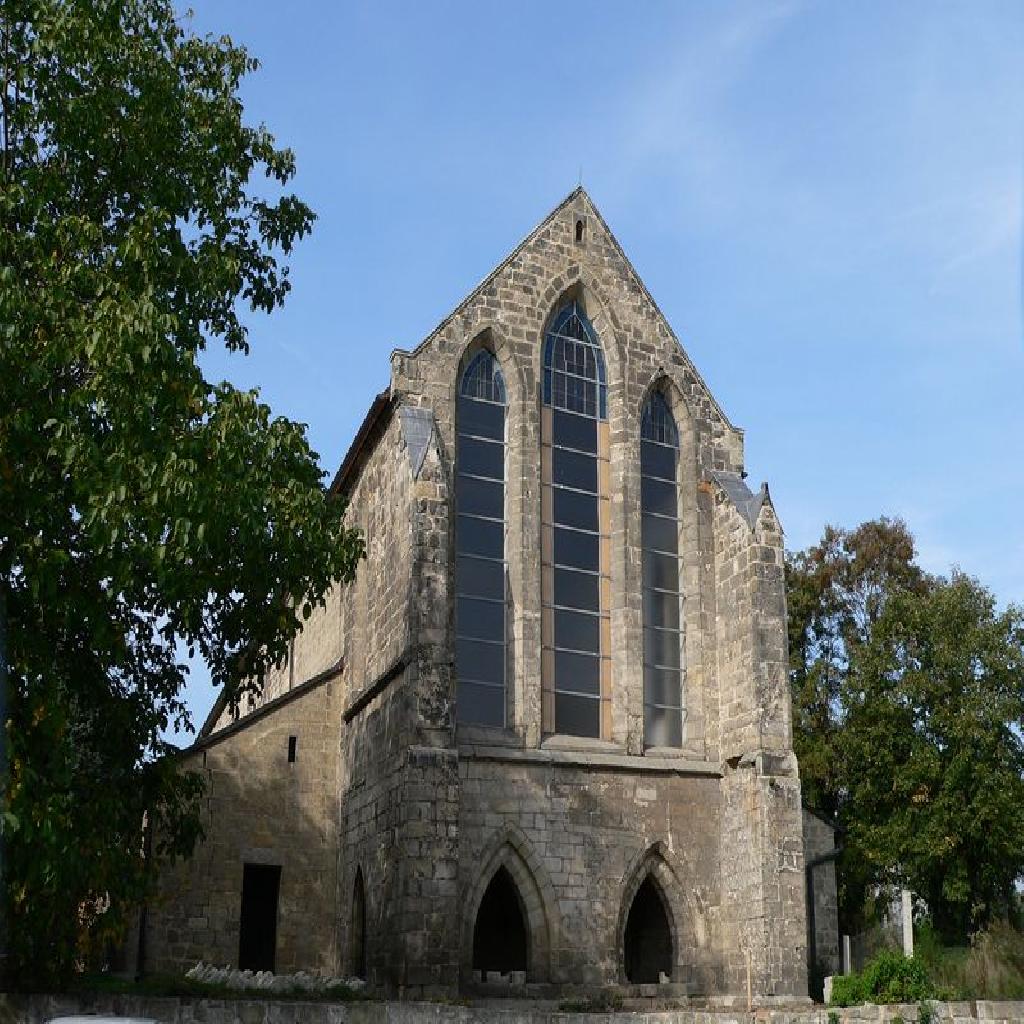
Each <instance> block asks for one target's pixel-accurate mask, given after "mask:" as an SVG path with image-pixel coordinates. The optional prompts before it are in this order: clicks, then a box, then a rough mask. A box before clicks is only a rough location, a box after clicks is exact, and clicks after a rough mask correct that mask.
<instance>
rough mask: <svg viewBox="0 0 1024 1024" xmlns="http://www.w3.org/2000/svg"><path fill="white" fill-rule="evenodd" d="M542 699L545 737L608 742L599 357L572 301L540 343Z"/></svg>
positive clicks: (605, 441) (606, 542)
mask: <svg viewBox="0 0 1024 1024" xmlns="http://www.w3.org/2000/svg"><path fill="white" fill-rule="evenodd" d="M543 398H544V403H543V409H542V413H541V485H542V486H541V531H542V535H541V561H542V565H541V605H542V613H541V694H542V704H541V710H542V722H543V730H544V732H546V733H555V732H558V733H564V734H569V735H574V736H596V737H604V738H608V737H609V734H610V724H611V714H610V699H611V631H610V628H609V609H610V607H611V585H610V569H611V553H610V547H611V545H610V533H611V529H610V522H611V513H610V502H609V497H608V495H609V462H608V452H609V437H608V385H607V381H606V378H605V366H604V354H603V353H602V351H601V346H600V344H599V343H598V341H597V337H596V335H595V334H594V329H593V328H592V327H591V325H590V322H589V321H588V320H587V317H586V315H585V313H584V312H583V310H582V308H581V307H580V306H579V304H578V303H576V302H571V303H569V304H568V305H567V306H565V307H564V308H563V309H561V310H560V311H559V312H558V314H557V316H555V318H554V320H553V321H552V324H551V327H550V328H549V329H548V332H547V335H546V337H545V339H544V377H543Z"/></svg>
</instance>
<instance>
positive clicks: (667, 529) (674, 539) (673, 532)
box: [643, 516, 679, 555]
mask: <svg viewBox="0 0 1024 1024" xmlns="http://www.w3.org/2000/svg"><path fill="white" fill-rule="evenodd" d="M643 542H644V547H645V548H656V549H657V550H658V551H667V552H668V553H669V554H672V555H675V554H677V553H678V551H679V523H678V520H676V519H662V518H661V517H660V516H644V518H643Z"/></svg>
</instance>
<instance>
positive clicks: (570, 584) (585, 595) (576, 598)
mask: <svg viewBox="0 0 1024 1024" xmlns="http://www.w3.org/2000/svg"><path fill="white" fill-rule="evenodd" d="M554 574H555V604H557V605H563V606H565V607H568V608H584V609H586V610H587V611H592V612H596V611H599V610H600V609H599V605H598V602H599V601H600V599H601V593H600V582H599V577H597V576H595V575H592V574H591V573H586V572H573V571H572V570H571V569H555V570H554Z"/></svg>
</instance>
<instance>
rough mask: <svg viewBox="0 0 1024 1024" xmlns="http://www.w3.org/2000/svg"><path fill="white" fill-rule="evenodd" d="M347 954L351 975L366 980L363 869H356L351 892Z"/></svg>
mask: <svg viewBox="0 0 1024 1024" xmlns="http://www.w3.org/2000/svg"><path fill="white" fill-rule="evenodd" d="M350 940H351V941H350V942H349V952H350V955H351V962H352V973H353V975H354V976H355V977H357V978H363V979H365V978H366V890H365V889H364V888H363V869H362V868H357V869H356V884H355V887H354V888H353V890H352V930H351V932H350Z"/></svg>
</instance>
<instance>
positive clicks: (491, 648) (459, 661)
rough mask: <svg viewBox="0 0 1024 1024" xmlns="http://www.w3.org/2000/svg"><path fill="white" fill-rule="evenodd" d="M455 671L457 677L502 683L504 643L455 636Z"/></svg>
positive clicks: (503, 676) (503, 680)
mask: <svg viewBox="0 0 1024 1024" xmlns="http://www.w3.org/2000/svg"><path fill="white" fill-rule="evenodd" d="M455 671H456V675H457V676H458V677H459V679H475V680H477V681H478V682H484V683H494V684H495V685H498V686H501V685H504V683H505V647H504V645H503V644H485V643H481V642H480V641H479V640H462V639H460V638H456V640H455Z"/></svg>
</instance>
